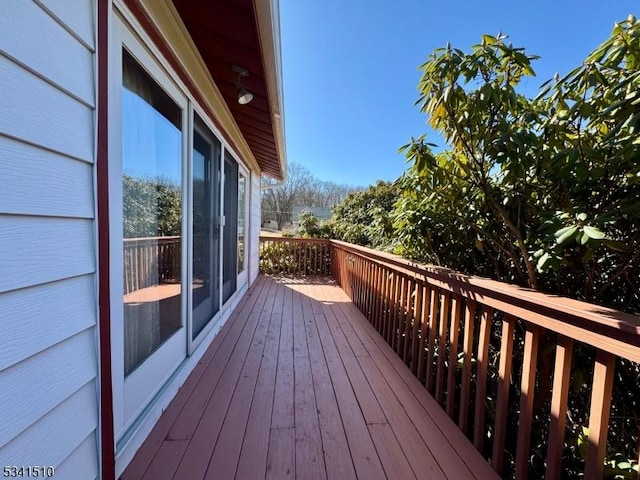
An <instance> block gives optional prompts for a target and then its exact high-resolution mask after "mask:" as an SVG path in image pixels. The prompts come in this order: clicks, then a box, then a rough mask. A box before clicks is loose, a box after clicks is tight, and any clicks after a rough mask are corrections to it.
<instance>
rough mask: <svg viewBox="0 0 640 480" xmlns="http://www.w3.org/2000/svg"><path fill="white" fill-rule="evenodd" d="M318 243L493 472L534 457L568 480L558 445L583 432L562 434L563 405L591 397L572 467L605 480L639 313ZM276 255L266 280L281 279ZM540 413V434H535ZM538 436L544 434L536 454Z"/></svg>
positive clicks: (291, 248)
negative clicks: (620, 372) (624, 363)
mask: <svg viewBox="0 0 640 480" xmlns="http://www.w3.org/2000/svg"><path fill="white" fill-rule="evenodd" d="M261 240H262V241H263V245H266V244H270V245H276V244H277V245H279V248H280V249H282V250H283V251H287V252H289V256H293V257H294V258H305V256H304V255H301V251H304V249H305V248H307V247H306V245H309V242H310V241H309V240H306V239H305V240H299V239H290V238H289V239H283V238H278V239H274V238H268V239H266V238H265V239H261ZM316 242H317V243H315V244H316V245H323V246H325V245H326V246H327V248H329V251H330V255H328V257H329V261H330V264H331V274H332V276H333V277H334V279H335V280H336V281H337V283H338V284H339V285H340V286H341V287H342V289H343V290H344V291H345V292H346V293H347V295H348V296H349V297H350V298H351V299H352V301H353V302H354V304H355V305H356V306H357V307H358V308H359V309H360V311H361V312H362V313H363V314H364V315H365V316H366V317H367V318H368V320H369V321H370V322H371V324H372V325H373V326H374V327H375V328H376V330H377V331H378V332H379V333H380V335H381V336H382V337H384V339H385V340H386V342H387V343H388V344H389V345H390V346H391V347H392V348H393V349H394V350H395V351H396V352H397V354H398V355H399V356H400V358H402V360H403V361H404V363H405V364H406V365H407V367H408V368H409V369H411V371H412V372H413V374H414V375H416V376H417V378H418V379H419V380H420V381H421V382H422V383H423V384H424V385H425V387H426V388H427V389H428V391H429V392H430V393H431V394H432V395H433V397H434V398H435V399H436V401H437V402H438V403H439V404H440V405H441V406H442V407H443V408H444V409H445V410H446V412H447V414H448V415H449V416H450V417H451V418H452V419H453V420H454V421H455V422H456V423H457V424H458V427H459V428H460V429H461V430H462V431H463V432H465V434H467V436H468V437H469V438H470V439H472V441H473V444H474V445H475V447H476V448H477V449H478V450H480V451H481V452H482V453H483V454H484V455H485V456H486V458H488V459H490V463H491V465H492V467H493V468H494V470H496V471H497V472H498V473H499V474H501V475H502V474H505V475H506V476H515V477H516V478H527V477H528V476H529V473H530V471H531V468H532V467H531V459H532V458H533V457H536V456H537V457H539V458H541V460H540V462H541V465H538V469H537V470H536V472H538V473H539V470H540V469H541V468H543V469H544V472H545V478H547V479H554V478H564V477H565V471H564V470H563V465H562V462H563V453H564V452H563V446H564V443H565V440H566V439H569V437H570V436H573V435H576V436H577V435H578V434H580V433H581V432H568V431H567V430H566V418H567V412H568V405H569V401H570V398H576V395H575V394H576V392H577V391H582V392H583V394H584V392H587V396H589V395H588V392H589V391H590V402H589V407H588V412H587V411H585V412H583V413H582V415H580V418H578V419H573V420H574V423H576V422H577V423H580V419H583V421H584V423H586V425H582V426H584V427H588V440H585V441H586V455H585V457H584V458H583V459H578V464H580V463H581V462H584V463H583V465H582V466H583V469H584V478H587V479H601V478H603V470H604V459H605V454H606V447H607V434H608V432H609V430H610V422H609V420H610V418H609V414H610V407H611V401H612V394H613V383H614V370H615V365H616V363H617V362H620V361H621V360H622V359H626V360H628V361H631V362H636V363H638V362H640V318H639V317H637V316H634V315H629V314H625V313H622V312H619V311H616V310H612V309H608V308H604V307H599V306H595V305H591V304H587V303H584V302H580V301H576V300H571V299H567V298H562V297H558V296H554V295H546V294H543V293H539V292H534V291H531V290H528V289H524V288H519V287H516V286H513V285H508V284H504V283H501V282H497V281H492V280H488V279H484V278H477V277H471V276H467V275H462V274H459V273H455V272H452V271H450V270H447V269H442V268H437V267H433V266H427V265H420V264H416V263H414V262H410V261H408V260H405V259H402V258H400V257H397V256H393V255H389V254H385V253H382V252H378V251H375V250H371V249H367V248H363V247H359V246H355V245H351V244H347V243H343V242H338V241H333V240H332V241H316ZM322 258H325V259H326V258H327V256H326V255H323V256H322ZM274 259H275V257H274V258H272V259H271V260H270V262H271V266H270V269H271V271H270V272H268V273H279V272H278V271H277V270H278V269H277V267H276V266H275V265H274V261H275V260H274ZM294 270H295V269H294ZM302 271H307V270H306V269H305V268H302ZM318 271H322V272H324V270H323V269H322V268H320V269H319V270H318ZM280 273H282V272H280ZM288 273H294V274H295V271H293V272H288ZM554 350H555V355H554V353H553V351H554ZM554 358H555V360H554ZM496 359H497V360H496ZM492 360H493V363H492ZM572 362H573V363H574V368H573V370H574V372H573V373H574V375H572ZM578 371H579V372H580V375H578ZM585 372H586V373H585ZM549 390H551V393H550V395H549ZM572 405H573V408H574V409H575V408H577V407H576V405H575V402H574V404H572ZM583 409H584V410H586V409H587V407H586V405H585V406H584V408H583ZM544 418H547V419H550V420H549V422H548V424H547V425H546V426H545V427H544V428H536V429H533V428H532V427H533V424H534V422H538V423H543V424H544V423H545V422H544V420H541V419H544ZM587 422H588V423H587ZM508 425H509V427H510V428H508ZM538 427H539V425H538ZM534 430H535V431H536V432H537V433H536V434H537V435H538V436H540V435H542V436H546V438H536V442H535V446H534V447H532V434H533V433H534ZM514 432H517V433H514ZM541 432H542V433H541ZM636 434H637V432H636ZM507 435H510V437H509V438H508V439H507ZM541 446H546V447H541ZM541 450H546V452H545V451H541ZM575 450H578V448H576V449H575ZM636 455H637V454H636ZM506 457H508V458H506ZM636 458H637V457H636ZM574 463H575V462H574ZM574 467H575V465H574ZM572 468H573V467H572ZM505 470H508V471H505Z"/></svg>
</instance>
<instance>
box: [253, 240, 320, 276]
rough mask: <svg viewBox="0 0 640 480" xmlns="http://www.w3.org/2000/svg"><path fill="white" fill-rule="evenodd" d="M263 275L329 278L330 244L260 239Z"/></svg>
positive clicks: (313, 241) (317, 241) (314, 241)
mask: <svg viewBox="0 0 640 480" xmlns="http://www.w3.org/2000/svg"><path fill="white" fill-rule="evenodd" d="M260 271H261V272H262V273H267V274H271V275H296V276H309V275H313V276H329V275H331V257H330V244H329V241H328V240H322V239H315V238H289V237H273V236H260Z"/></svg>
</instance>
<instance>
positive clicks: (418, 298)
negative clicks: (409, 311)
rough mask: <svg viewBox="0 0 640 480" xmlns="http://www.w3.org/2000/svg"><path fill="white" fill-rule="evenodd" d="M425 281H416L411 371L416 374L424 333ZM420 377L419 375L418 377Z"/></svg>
mask: <svg viewBox="0 0 640 480" xmlns="http://www.w3.org/2000/svg"><path fill="white" fill-rule="evenodd" d="M423 290H424V283H422V282H421V281H420V282H418V281H416V286H415V298H414V305H415V306H414V308H413V332H412V333H411V371H412V372H413V374H414V375H416V374H417V373H418V364H419V360H418V352H419V351H420V342H421V341H422V336H423V335H424V332H423V326H422V291H423ZM418 378H419V377H418Z"/></svg>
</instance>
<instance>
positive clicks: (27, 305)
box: [0, 275, 96, 372]
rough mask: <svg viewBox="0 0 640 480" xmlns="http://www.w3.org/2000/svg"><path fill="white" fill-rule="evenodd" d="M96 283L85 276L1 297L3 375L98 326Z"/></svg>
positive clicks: (0, 349)
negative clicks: (6, 370)
mask: <svg viewBox="0 0 640 480" xmlns="http://www.w3.org/2000/svg"><path fill="white" fill-rule="evenodd" d="M94 283H95V282H94V278H93V275H83V276H81V277H74V278H70V279H67V280H63V281H60V282H54V283H52V284H45V285H38V286H36V287H32V288H23V289H20V290H16V291H14V292H9V293H5V294H3V295H0V318H1V319H2V335H0V372H2V370H4V369H6V368H9V367H10V366H12V365H15V364H16V363H19V362H20V361H22V360H24V359H26V358H29V357H31V356H32V355H35V354H36V353H38V352H41V351H42V350H45V349H46V348H48V347H50V346H51V345H55V344H57V343H60V342H62V341H63V340H65V339H66V338H69V337H72V336H73V335H76V334H77V333H79V332H82V331H83V330H86V329H87V328H90V327H91V326H93V325H95V318H94V315H95V308H96V306H95V305H96V299H95V292H94V291H95V285H94ZM70 300H72V301H70ZM70 304H72V306H73V308H70Z"/></svg>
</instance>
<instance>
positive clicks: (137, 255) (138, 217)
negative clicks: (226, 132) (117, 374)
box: [122, 50, 183, 376]
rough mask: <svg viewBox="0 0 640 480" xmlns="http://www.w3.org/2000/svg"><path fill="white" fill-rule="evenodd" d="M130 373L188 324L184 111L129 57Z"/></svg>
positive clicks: (125, 140) (125, 148)
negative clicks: (184, 263) (184, 254)
mask: <svg viewBox="0 0 640 480" xmlns="http://www.w3.org/2000/svg"><path fill="white" fill-rule="evenodd" d="M122 68H123V70H122V71H123V73H122V76H123V86H124V88H123V92H122V95H123V97H122V116H123V118H122V125H123V129H122V172H123V176H122V192H123V193H122V194H123V229H124V297H123V302H124V355H125V361H124V373H125V376H127V375H129V374H130V373H131V372H132V371H133V370H134V369H136V368H137V367H138V366H140V365H141V364H142V363H143V362H144V361H145V360H146V359H147V358H149V357H150V356H151V355H152V354H153V353H154V352H155V351H156V350H158V348H159V347H160V346H161V345H162V344H163V343H164V342H165V341H166V340H168V339H169V338H170V337H171V336H172V335H174V334H175V333H176V332H177V331H178V330H180V329H181V328H182V326H183V319H182V315H181V313H182V312H181V295H182V287H181V272H182V261H181V260H182V253H181V252H182V241H181V240H182V239H181V235H182V201H183V192H182V173H181V172H182V132H181V122H182V111H181V109H180V108H179V107H178V105H176V103H175V102H174V101H173V100H172V99H171V98H170V97H169V95H167V94H166V93H165V92H164V91H163V90H162V89H161V88H160V86H158V84H157V83H155V82H154V80H153V79H152V78H151V77H150V76H149V74H148V73H147V72H146V71H145V70H144V69H143V68H142V67H141V66H140V65H139V64H138V63H137V62H136V61H135V60H134V59H133V57H132V56H131V55H130V54H129V53H128V52H127V51H126V50H125V51H123V67H122Z"/></svg>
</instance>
